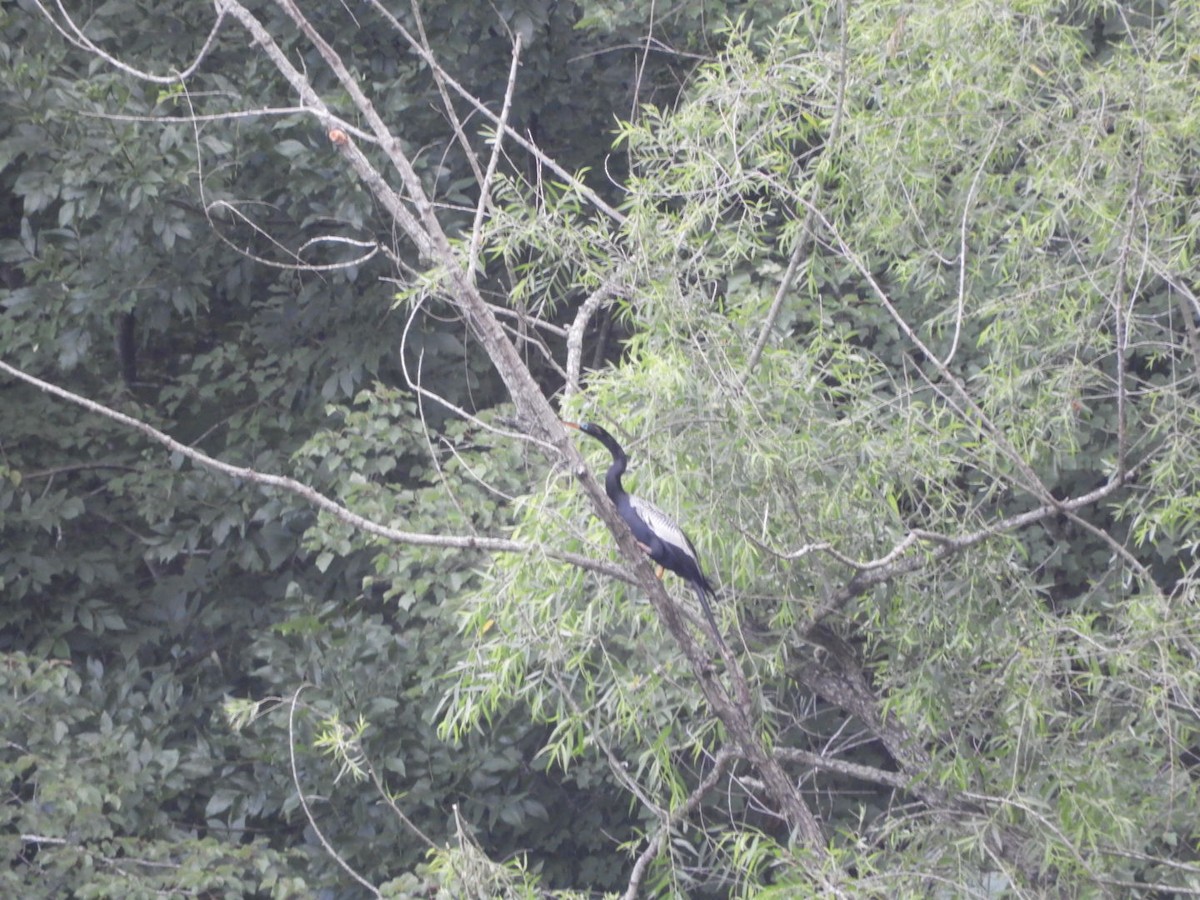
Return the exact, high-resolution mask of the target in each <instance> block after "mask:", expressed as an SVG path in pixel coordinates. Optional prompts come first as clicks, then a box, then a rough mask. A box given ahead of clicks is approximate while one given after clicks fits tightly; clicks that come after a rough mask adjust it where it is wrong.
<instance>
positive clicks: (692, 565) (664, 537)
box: [563, 422, 728, 649]
mask: <svg viewBox="0 0 1200 900" xmlns="http://www.w3.org/2000/svg"><path fill="white" fill-rule="evenodd" d="M563 424H564V425H566V426H567V427H568V428H574V429H576V430H577V431H582V432H583V433H584V434H586V435H588V436H590V437H594V438H595V439H596V440H598V441H599V442H600V443H602V444H603V445H604V446H605V447H607V448H608V452H609V453H611V454H612V459H613V461H612V465H611V466H609V467H608V472H607V473H606V474H605V476H604V490H605V492H606V493H607V494H608V499H610V500H611V501H612V502H613V505H614V506H615V507H616V508H617V514H618V515H619V516H620V517H621V518H622V519H624V520H625V524H626V525H628V526H629V530H630V531H632V532H633V536H634V538H636V539H637V542H638V546H640V547H641V548H642V550H643V551H645V553H646V555H647V556H649V557H650V559H652V560H653V561H654V562H656V563H658V565H659V566H661V567H662V568H663V569H668V570H670V571H672V572H674V573H675V574H676V575H678V576H679V577H680V578H682V579H683V580H684V581H686V582H687V583H688V584H690V585H691V586H692V590H693V591H695V592H696V599H697V600H699V601H700V608H701V609H703V610H704V616H705V618H707V619H708V624H709V625H710V626H711V627H712V633H713V637H714V638H716V640H717V643H718V644H720V645H721V646H722V647H725V648H726V649H728V645H727V644H726V643H725V639H724V638H723V637H722V636H721V629H720V628H719V627H717V617H716V616H714V615H713V611H712V606H711V604H710V603H709V601H708V598H709V597H710V596H712V597H714V598H715V597H716V595H717V594H716V591H715V590H714V589H713V586H712V585H711V584H710V583H709V581H708V578H706V577H705V575H704V570H703V569H702V568H701V567H700V557H699V556H698V555H697V554H696V548H695V547H693V546H692V542H691V541H690V540H689V539H688V536H687V535H686V534H684V533H683V529H682V528H680V527H679V526H678V525H676V524H675V522H674V520H672V519H671V517H670V516H668V515H667V514H666V513H665V512H663V511H662V510H661V509H659V508H658V507H657V506H655V505H654V504H653V503H650V502H648V501H646V500H643V499H642V498H641V497H633V496H630V494H629V493H628V492H627V491H626V490H625V488H624V487H623V486H622V484H621V476H622V475H624V474H625V468H626V466H628V465H629V457H628V456H627V455H626V453H625V450H624V448H623V447H622V446H621V445H620V444H619V443H617V439H616V438H614V437H613V436H612V435H611V434H609V433H608V432H607V431H605V430H604V429H603V428H601V427H600V426H599V425H596V424H595V423H593V422H579V423H575V422H563ZM659 575H660V577H661V575H662V572H661V571H660V572H659Z"/></svg>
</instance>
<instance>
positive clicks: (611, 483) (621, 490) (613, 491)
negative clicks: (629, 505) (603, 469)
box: [604, 453, 629, 504]
mask: <svg viewBox="0 0 1200 900" xmlns="http://www.w3.org/2000/svg"><path fill="white" fill-rule="evenodd" d="M614 456H615V459H613V462H612V465H611V466H609V467H608V472H607V473H606V474H605V475H604V491H605V493H606V494H608V499H609V500H611V501H612V502H613V503H618V504H619V503H620V502H621V501H622V500H624V499H626V498H627V497H628V496H629V495H628V494H626V493H625V487H624V485H622V484H621V476H622V475H624V474H625V466H626V464H627V463H628V462H629V460H627V459H626V458H625V454H623V453H622V454H620V455H619V456H618V455H616V454H614Z"/></svg>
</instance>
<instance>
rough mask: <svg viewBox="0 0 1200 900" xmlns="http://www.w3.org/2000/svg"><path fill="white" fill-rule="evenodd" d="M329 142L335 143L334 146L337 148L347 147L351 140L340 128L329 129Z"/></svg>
mask: <svg viewBox="0 0 1200 900" xmlns="http://www.w3.org/2000/svg"><path fill="white" fill-rule="evenodd" d="M329 140H330V141H331V142H333V144H334V146H337V147H345V146H346V145H347V144H349V143H350V138H349V137H347V136H346V132H344V131H342V130H341V129H340V128H330V129H329Z"/></svg>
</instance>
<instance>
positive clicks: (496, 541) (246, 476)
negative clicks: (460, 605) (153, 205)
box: [0, 360, 634, 583]
mask: <svg viewBox="0 0 1200 900" xmlns="http://www.w3.org/2000/svg"><path fill="white" fill-rule="evenodd" d="M0 372H5V373H7V374H9V375H11V376H12V377H13V378H17V379H19V380H21V381H24V382H26V383H27V384H30V385H33V386H34V387H36V388H37V389H38V390H41V391H45V392H46V393H48V394H51V395H53V396H55V397H58V398H60V399H62V400H66V401H68V402H70V403H74V404H76V405H78V406H82V407H83V408H84V409H86V410H89V411H91V412H93V413H96V414H97V415H100V416H104V417H105V418H107V419H111V420H112V421H114V422H117V423H119V424H121V425H125V426H127V427H129V428H133V429H135V430H136V431H140V432H141V433H142V434H144V435H146V436H147V437H149V438H150V439H151V440H153V441H155V442H157V443H159V444H162V445H163V446H164V447H166V448H167V449H168V450H170V451H171V452H172V453H178V454H179V455H180V456H182V457H184V458H185V459H189V460H191V461H192V462H194V463H195V464H196V465H198V466H201V467H202V468H205V469H209V470H210V471H213V472H218V473H220V474H222V475H226V476H228V477H230V478H235V479H239V480H241V481H248V482H251V483H253V484H260V485H263V486H264V487H271V488H277V489H279V490H283V491H287V492H288V493H291V494H295V495H296V496H298V497H301V498H302V499H304V500H306V501H307V502H308V503H311V504H312V505H313V506H315V507H317V508H318V509H321V510H324V511H325V512H327V513H330V514H331V515H333V516H334V517H336V518H337V519H338V520H339V521H341V522H345V523H346V524H347V525H350V526H352V527H354V528H357V529H359V530H361V531H364V532H366V533H367V534H372V535H375V536H376V537H380V538H384V539H385V540H389V541H394V542H396V543H398V544H411V545H414V546H418V547H441V548H444V549H447V550H480V551H484V552H489V553H542V554H544V555H545V556H548V557H550V558H552V559H557V560H560V561H562V562H565V563H568V564H570V565H573V566H578V567H579V568H581V569H587V570H589V571H592V572H596V573H598V574H601V575H605V576H607V577H609V578H616V579H618V580H621V581H625V582H629V583H633V582H634V579H632V578H631V577H630V576H629V575H628V573H626V572H625V570H624V569H622V568H621V567H620V566H616V565H613V564H612V563H607V562H602V561H600V560H594V559H589V558H588V557H586V556H583V555H581V554H577V553H568V552H563V551H558V550H551V549H547V548H544V547H538V546H535V545H532V544H526V543H523V542H521V541H513V540H509V539H507V538H490V537H475V536H473V535H453V534H449V535H447V534H425V533H422V532H415V531H401V530H400V529H397V528H390V527H388V526H386V525H380V524H379V523H377V522H374V521H372V520H371V519H367V518H365V517H363V516H360V515H358V513H355V512H352V511H351V510H350V509H347V508H346V507H345V506H343V505H342V504H340V503H338V502H337V501H336V500H331V499H330V498H328V497H326V496H325V495H324V494H322V493H320V492H319V491H317V490H315V489H313V488H311V487H309V486H308V485H306V484H304V483H303V482H300V481H296V480H295V479H294V478H288V477H286V476H282V475H271V474H268V473H266V472H259V471H257V470H255V469H250V468H247V467H245V466H234V465H230V464H229V463H226V462H222V461H220V460H219V459H214V458H213V457H211V456H209V455H208V454H206V453H203V452H201V451H200V450H197V449H195V448H194V447H189V446H187V445H186V444H181V443H180V442H179V441H177V440H175V439H174V438H172V437H171V436H170V435H168V434H165V433H163V432H161V431H159V430H158V429H157V428H155V427H154V426H152V425H148V424H147V423H145V422H142V421H141V420H139V419H135V418H133V417H132V416H127V415H125V414H124V413H122V412H118V411H117V410H115V409H111V408H110V407H107V406H104V405H103V404H100V403H96V402H95V401H94V400H89V399H88V398H86V397H81V396H80V395H78V394H74V393H71V392H70V391H68V390H65V389H64V388H61V387H59V386H58V385H55V384H51V383H50V382H48V381H43V380H42V379H40V378H36V377H34V376H33V375H30V374H28V373H27V372H23V371H21V370H20V369H18V368H16V367H14V366H10V365H9V364H8V363H6V362H4V361H3V360H0Z"/></svg>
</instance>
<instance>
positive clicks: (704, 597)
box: [692, 581, 729, 650]
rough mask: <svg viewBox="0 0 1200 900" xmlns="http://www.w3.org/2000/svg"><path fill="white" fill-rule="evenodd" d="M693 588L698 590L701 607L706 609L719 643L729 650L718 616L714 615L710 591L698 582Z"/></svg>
mask: <svg viewBox="0 0 1200 900" xmlns="http://www.w3.org/2000/svg"><path fill="white" fill-rule="evenodd" d="M692 590H693V591H695V592H696V599H697V600H699V601H700V608H701V609H702V610H704V617H705V618H706V619H708V624H709V627H711V628H712V633H713V637H714V638H716V640H717V643H718V644H720V645H721V647H723V648H724V649H725V650H729V645H728V644H726V643H725V638H724V637H722V636H721V628H720V626H718V625H717V617H716V616H715V615H713V608H712V604H711V603H709V602H708V591H706V590H705V589H704V586H703V585H701V584H699V583H698V582H695V581H693V582H692Z"/></svg>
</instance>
